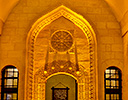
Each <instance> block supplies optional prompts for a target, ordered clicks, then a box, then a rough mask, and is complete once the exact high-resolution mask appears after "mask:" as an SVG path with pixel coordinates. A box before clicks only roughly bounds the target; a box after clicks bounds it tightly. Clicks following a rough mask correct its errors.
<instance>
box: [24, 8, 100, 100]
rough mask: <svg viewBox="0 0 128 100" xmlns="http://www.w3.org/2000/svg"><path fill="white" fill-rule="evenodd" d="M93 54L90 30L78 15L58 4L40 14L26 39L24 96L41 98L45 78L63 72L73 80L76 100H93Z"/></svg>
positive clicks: (94, 50) (95, 85) (94, 80)
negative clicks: (55, 7) (44, 13)
mask: <svg viewBox="0 0 128 100" xmlns="http://www.w3.org/2000/svg"><path fill="white" fill-rule="evenodd" d="M65 37H66V38H65ZM58 38H59V39H58ZM70 40H72V41H70ZM56 44H57V45H56ZM96 54H97V49H96V37H95V34H94V31H93V29H92V27H91V26H90V24H89V23H88V22H87V21H86V20H85V19H84V18H83V17H82V16H80V15H78V14H76V13H75V12H73V11H71V10H70V9H68V8H66V7H65V6H60V7H58V8H57V9H55V10H53V11H52V12H50V13H48V14H47V15H45V16H43V17H41V18H40V19H38V20H37V21H36V22H35V24H34V25H33V26H32V28H31V30H30V31H29V35H28V39H27V59H26V60H27V67H26V81H25V82H26V97H25V99H26V100H31V99H33V100H36V99H38V100H45V98H46V97H45V90H46V88H45V87H46V80H47V79H48V77H49V76H51V75H53V74H56V73H66V74H69V75H71V76H72V77H74V78H75V79H76V80H77V83H78V100H96V98H97V92H96V91H97V88H98V87H97V84H98V82H97V63H96V58H97V56H96Z"/></svg>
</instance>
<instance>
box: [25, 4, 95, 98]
mask: <svg viewBox="0 0 128 100" xmlns="http://www.w3.org/2000/svg"><path fill="white" fill-rule="evenodd" d="M61 16H63V17H65V18H67V19H68V20H70V21H71V22H73V23H74V24H75V25H76V26H78V27H79V28H80V29H81V30H82V31H83V32H84V33H85V35H86V37H87V39H88V42H89V48H90V70H89V72H88V76H87V77H84V75H85V73H84V74H83V76H80V77H78V76H79V75H78V76H76V75H75V72H76V71H75V72H74V73H69V72H68V71H64V73H65V74H66V73H69V74H70V75H72V76H73V77H75V76H76V77H75V78H76V79H77V80H78V100H95V99H96V39H95V34H94V32H93V29H92V28H91V26H90V24H89V23H88V22H87V21H86V20H85V19H84V18H83V17H82V16H80V15H78V14H76V13H75V12H73V11H71V10H70V9H68V8H66V7H64V6H60V7H58V8H57V9H55V10H54V11H52V12H50V13H48V14H47V15H45V16H43V17H41V18H40V19H39V20H37V22H36V23H35V24H34V25H33V27H32V28H31V30H30V32H29V36H28V41H27V42H28V43H27V47H28V48H27V68H26V70H27V74H26V75H27V76H26V77H27V79H26V80H27V81H26V87H27V90H26V100H33V99H35V100H36V99H37V98H38V97H37V98H36V97H34V94H36V95H37V96H39V95H42V97H41V98H38V99H40V100H45V81H46V80H47V78H48V76H47V75H45V74H44V73H42V72H43V71H44V69H42V70H40V74H39V76H40V77H41V80H43V81H41V82H40V79H38V78H39V76H38V75H37V74H35V75H34V74H33V66H34V43H35V39H36V37H37V35H38V34H39V32H40V30H42V29H43V28H44V27H45V26H46V25H48V24H50V23H51V22H53V21H54V20H56V19H58V18H59V17H61ZM58 72H59V71H58ZM60 72H61V71H60ZM56 73H57V72H56ZM80 73H82V72H80ZM51 74H52V73H50V74H49V75H51ZM80 79H82V80H80ZM79 80H80V81H79ZM87 80H88V81H89V82H88V81H87ZM81 81H82V82H81ZM38 85H43V86H42V89H41V90H39V91H40V93H39V92H37V91H38V89H39V88H38ZM34 87H35V88H34ZM87 87H89V88H87ZM37 88H38V89H37ZM86 90H87V91H88V90H89V91H88V92H87V91H86ZM41 91H42V92H41ZM86 95H88V96H87V98H86V97H85V96H86ZM88 97H89V98H88ZM84 98H85V99H84Z"/></svg>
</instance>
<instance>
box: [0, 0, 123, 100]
mask: <svg viewBox="0 0 128 100" xmlns="http://www.w3.org/2000/svg"><path fill="white" fill-rule="evenodd" d="M60 5H64V6H66V7H68V8H70V9H71V10H73V11H74V12H76V13H78V14H80V15H82V16H83V17H84V18H85V19H86V20H88V21H89V22H90V24H91V25H92V27H93V29H94V31H95V33H96V38H97V49H98V52H97V56H98V59H97V67H98V70H97V71H98V86H97V87H98V96H99V98H98V99H99V100H104V70H105V69H106V68H107V67H109V66H116V67H119V68H120V69H121V70H122V73H123V68H124V65H123V43H122V37H121V32H120V26H119V23H118V22H117V21H116V19H115V17H114V15H113V13H112V11H111V9H110V8H109V7H108V5H107V4H106V3H105V1H104V0H63V1H62V0H21V1H20V2H19V4H18V5H17V6H16V7H15V8H14V9H13V11H12V12H11V13H10V15H9V17H8V18H7V20H6V22H5V24H4V27H3V33H2V35H1V36H0V69H2V68H3V67H4V66H6V65H13V66H15V67H17V68H18V70H19V88H18V90H19V91H18V99H19V100H23V99H24V96H25V94H24V90H25V89H26V88H27V87H25V67H26V40H27V36H28V32H29V30H30V28H31V27H32V25H33V23H34V22H35V21H36V20H37V19H38V18H40V17H41V16H43V15H45V14H47V13H48V12H50V11H52V10H53V9H55V8H57V7H58V6H60ZM122 80H124V78H123V79H122ZM0 83H1V82H0ZM122 88H123V86H122Z"/></svg>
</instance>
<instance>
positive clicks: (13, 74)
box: [1, 66, 18, 100]
mask: <svg viewBox="0 0 128 100" xmlns="http://www.w3.org/2000/svg"><path fill="white" fill-rule="evenodd" d="M2 76H4V77H2V81H4V82H2V86H3V88H2V91H3V92H2V95H1V96H2V97H1V98H2V100H17V95H18V91H17V90H18V70H17V69H16V68H15V67H13V66H12V68H10V66H9V67H8V68H6V69H4V70H3V72H2ZM3 83H4V84H3Z"/></svg>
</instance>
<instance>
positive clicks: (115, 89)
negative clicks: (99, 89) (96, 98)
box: [104, 66, 122, 100]
mask: <svg viewBox="0 0 128 100" xmlns="http://www.w3.org/2000/svg"><path fill="white" fill-rule="evenodd" d="M106 70H108V71H109V72H108V73H106ZM106 70H105V72H104V83H105V84H104V87H105V100H122V74H121V70H120V69H119V68H117V67H115V66H111V67H109V68H107V69H106ZM112 70H115V73H113V72H112ZM116 71H117V72H116ZM107 75H108V76H110V77H108V76H107ZM114 75H115V76H114ZM106 77H108V78H106ZM112 77H113V78H112ZM106 81H108V82H109V81H110V85H109V86H107V84H106ZM112 81H114V82H115V85H116V86H113V85H112V83H111V82H112ZM117 83H118V84H117ZM106 94H108V95H109V99H106ZM112 95H113V98H114V96H116V99H112V97H111V96H112ZM118 95H119V99H118V98H117V96H118Z"/></svg>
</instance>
